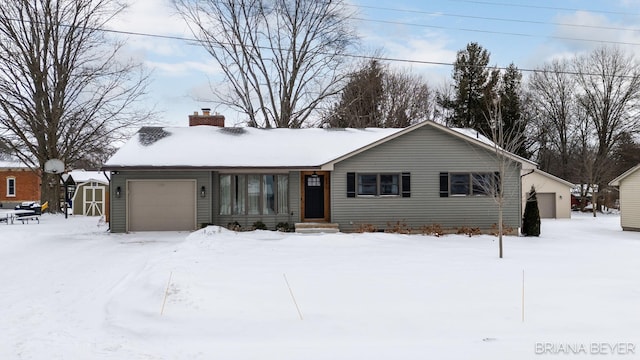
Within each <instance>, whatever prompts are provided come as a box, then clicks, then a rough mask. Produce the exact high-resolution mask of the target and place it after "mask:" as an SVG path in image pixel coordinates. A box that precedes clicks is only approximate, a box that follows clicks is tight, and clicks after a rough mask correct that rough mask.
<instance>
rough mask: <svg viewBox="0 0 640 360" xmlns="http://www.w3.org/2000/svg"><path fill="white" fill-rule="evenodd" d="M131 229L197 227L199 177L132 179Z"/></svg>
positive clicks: (129, 207) (128, 210)
mask: <svg viewBox="0 0 640 360" xmlns="http://www.w3.org/2000/svg"><path fill="white" fill-rule="evenodd" d="M127 194H128V197H127V214H128V217H127V228H128V229H127V230H128V231H183V230H186V231H191V230H195V229H196V195H197V194H196V180H128V181H127Z"/></svg>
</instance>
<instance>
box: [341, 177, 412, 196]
mask: <svg viewBox="0 0 640 360" xmlns="http://www.w3.org/2000/svg"><path fill="white" fill-rule="evenodd" d="M410 179H411V177H410V174H409V173H382V174H372V173H358V174H356V173H347V197H356V196H362V197H367V196H402V197H410V194H411V181H410Z"/></svg>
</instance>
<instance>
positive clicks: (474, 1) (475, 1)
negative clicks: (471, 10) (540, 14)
mask: <svg viewBox="0 0 640 360" xmlns="http://www.w3.org/2000/svg"><path fill="white" fill-rule="evenodd" d="M449 1H451V2H463V3H471V4H481V5H493V6H505V7H518V8H525V9H544V10H556V11H572V12H575V11H588V12H592V13H600V14H609V15H624V16H629V15H631V16H640V14H634V13H628V12H623V11H609V10H588V9H577V8H566V7H557V6H544V5H526V4H512V3H503V2H496V1H479V0H449Z"/></svg>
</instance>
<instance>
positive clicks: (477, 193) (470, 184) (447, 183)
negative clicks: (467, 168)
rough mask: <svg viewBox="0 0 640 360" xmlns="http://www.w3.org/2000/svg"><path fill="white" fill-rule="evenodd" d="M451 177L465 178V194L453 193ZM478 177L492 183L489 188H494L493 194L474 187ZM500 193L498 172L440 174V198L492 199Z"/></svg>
mask: <svg viewBox="0 0 640 360" xmlns="http://www.w3.org/2000/svg"><path fill="white" fill-rule="evenodd" d="M453 176H466V177H467V184H466V189H467V192H466V193H464V194H463V193H453V192H452V189H453V183H452V181H453ZM479 176H482V177H485V179H487V180H489V181H491V182H492V184H491V187H492V188H495V191H496V192H495V193H491V192H487V191H484V190H481V189H479V188H478V186H477V185H476V183H477V182H476V181H475V179H476V178H477V177H479ZM499 193H500V173H499V172H490V171H484V172H460V171H456V172H448V173H447V172H441V173H440V197H494V196H495V195H496V194H499Z"/></svg>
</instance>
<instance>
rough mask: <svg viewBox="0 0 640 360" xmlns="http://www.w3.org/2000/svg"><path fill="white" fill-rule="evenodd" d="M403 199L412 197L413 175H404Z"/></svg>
mask: <svg viewBox="0 0 640 360" xmlns="http://www.w3.org/2000/svg"><path fill="white" fill-rule="evenodd" d="M402 197H411V173H408V172H406V173H402Z"/></svg>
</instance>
